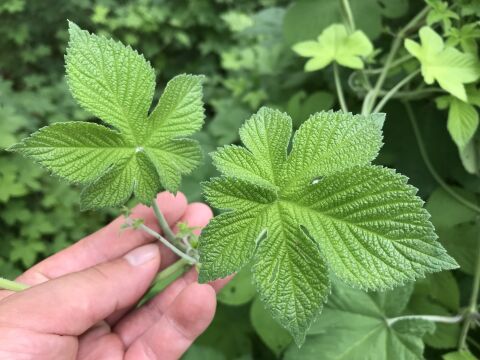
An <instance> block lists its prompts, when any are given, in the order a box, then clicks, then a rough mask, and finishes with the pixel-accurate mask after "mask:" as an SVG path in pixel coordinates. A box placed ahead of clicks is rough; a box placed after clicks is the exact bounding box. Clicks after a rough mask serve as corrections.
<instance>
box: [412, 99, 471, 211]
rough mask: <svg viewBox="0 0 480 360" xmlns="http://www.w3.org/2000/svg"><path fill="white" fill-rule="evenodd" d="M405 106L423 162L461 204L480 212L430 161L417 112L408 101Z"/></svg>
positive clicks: (439, 182) (440, 183)
mask: <svg viewBox="0 0 480 360" xmlns="http://www.w3.org/2000/svg"><path fill="white" fill-rule="evenodd" d="M404 106H405V109H406V110H407V115H408V118H409V119H410V122H411V124H412V128H413V132H414V134H415V138H416V140H417V145H418V148H419V150H420V155H421V156H422V159H423V162H424V163H425V165H426V166H427V169H428V171H429V172H430V174H431V175H432V177H433V178H434V179H435V181H436V182H437V183H438V184H439V185H440V186H441V187H442V188H443V189H444V190H445V191H446V192H447V193H448V194H449V195H450V196H451V197H453V198H454V199H455V200H457V201H458V202H459V203H460V204H462V205H464V206H466V207H467V208H469V209H470V210H473V211H475V212H477V213H479V214H480V207H479V206H478V205H477V204H475V203H473V202H471V201H469V200H467V199H465V198H464V197H463V196H461V195H459V194H458V193H457V192H456V191H455V190H453V189H452V188H451V187H450V186H449V185H448V184H447V183H446V182H445V181H443V179H442V177H441V176H440V175H439V174H438V172H437V170H435V168H434V166H433V164H432V162H431V161H430V158H429V157H428V152H427V149H426V148H425V143H424V142H423V139H422V135H421V133H420V129H419V128H418V124H417V119H416V118H415V114H414V113H413V110H412V107H411V106H410V104H409V103H408V102H404Z"/></svg>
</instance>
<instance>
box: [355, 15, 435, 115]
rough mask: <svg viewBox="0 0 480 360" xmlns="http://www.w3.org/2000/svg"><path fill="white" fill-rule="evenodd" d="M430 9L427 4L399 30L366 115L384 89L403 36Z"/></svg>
mask: <svg viewBox="0 0 480 360" xmlns="http://www.w3.org/2000/svg"><path fill="white" fill-rule="evenodd" d="M429 9H430V8H429V6H426V7H425V8H424V9H423V10H422V11H420V12H419V13H418V14H417V16H415V17H414V18H413V19H412V20H411V21H410V22H409V23H408V24H407V25H405V26H404V27H403V28H402V29H401V30H400V31H399V32H398V34H397V36H396V37H395V39H394V40H393V43H392V47H391V48H390V52H389V53H388V55H387V60H386V61H385V65H384V66H383V69H382V71H381V73H380V75H379V77H378V79H377V82H376V83H375V86H374V88H373V89H372V90H371V92H372V94H371V96H370V97H368V101H369V102H368V103H367V105H366V106H365V107H364V110H365V114H364V115H367V114H370V113H371V112H372V109H373V107H374V105H375V101H376V100H377V97H378V95H379V92H380V90H381V89H382V87H383V84H384V83H385V80H386V78H387V75H388V72H389V70H390V68H391V66H392V64H393V60H394V58H395V56H396V55H397V52H398V50H399V49H400V46H401V45H402V41H403V38H404V37H405V35H406V34H407V33H408V32H409V31H410V30H411V29H412V28H414V27H415V26H416V25H417V24H418V23H419V22H420V21H421V20H422V19H423V18H424V17H425V16H426V15H427V13H428V11H429ZM364 101H365V100H364Z"/></svg>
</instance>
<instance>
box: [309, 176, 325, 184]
mask: <svg viewBox="0 0 480 360" xmlns="http://www.w3.org/2000/svg"><path fill="white" fill-rule="evenodd" d="M322 180H323V176H319V177H316V178H315V179H313V180H312V182H311V185H316V184H318V183H319V182H320V181H322Z"/></svg>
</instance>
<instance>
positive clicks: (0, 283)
mask: <svg viewBox="0 0 480 360" xmlns="http://www.w3.org/2000/svg"><path fill="white" fill-rule="evenodd" d="M28 288H29V286H28V285H25V284H21V283H18V282H16V281H12V280H8V279H5V278H2V277H0V289H4V290H9V291H15V292H19V291H22V290H26V289H28Z"/></svg>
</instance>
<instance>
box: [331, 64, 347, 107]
mask: <svg viewBox="0 0 480 360" xmlns="http://www.w3.org/2000/svg"><path fill="white" fill-rule="evenodd" d="M333 77H334V79H335V88H336V89H337V95H338V101H339V103H340V107H341V108H342V110H343V112H345V113H347V112H348V107H347V103H346V102H345V98H344V96H343V89H342V83H341V82H340V74H339V73H338V65H337V63H336V62H334V63H333Z"/></svg>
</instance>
